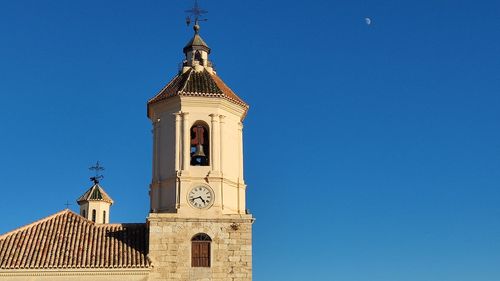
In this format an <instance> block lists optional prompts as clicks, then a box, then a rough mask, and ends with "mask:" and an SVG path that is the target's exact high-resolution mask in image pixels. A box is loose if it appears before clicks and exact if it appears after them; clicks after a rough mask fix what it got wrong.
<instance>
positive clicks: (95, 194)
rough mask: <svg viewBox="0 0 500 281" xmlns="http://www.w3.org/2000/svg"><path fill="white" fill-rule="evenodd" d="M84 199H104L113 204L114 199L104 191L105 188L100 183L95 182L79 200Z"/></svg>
mask: <svg viewBox="0 0 500 281" xmlns="http://www.w3.org/2000/svg"><path fill="white" fill-rule="evenodd" d="M83 201H104V202H108V203H110V204H113V199H111V197H109V195H108V194H107V193H106V192H105V191H104V189H103V188H102V187H101V186H100V185H99V184H98V183H96V184H94V185H93V186H92V187H91V188H89V190H87V191H86V192H85V193H84V194H83V195H82V196H81V197H80V198H78V200H77V202H78V203H80V202H83Z"/></svg>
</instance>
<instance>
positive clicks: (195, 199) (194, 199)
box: [193, 196, 206, 203]
mask: <svg viewBox="0 0 500 281" xmlns="http://www.w3.org/2000/svg"><path fill="white" fill-rule="evenodd" d="M198 198H199V199H200V200H201V201H202V202H203V203H206V202H205V200H204V199H203V198H202V197H201V196H198V197H195V198H193V202H194V200H196V199H198Z"/></svg>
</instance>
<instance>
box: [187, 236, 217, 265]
mask: <svg viewBox="0 0 500 281" xmlns="http://www.w3.org/2000/svg"><path fill="white" fill-rule="evenodd" d="M211 242H212V239H211V238H210V236H208V235H206V234H205V233H199V234H196V235H195V236H194V237H193V238H192V239H191V266H192V267H210V243H211Z"/></svg>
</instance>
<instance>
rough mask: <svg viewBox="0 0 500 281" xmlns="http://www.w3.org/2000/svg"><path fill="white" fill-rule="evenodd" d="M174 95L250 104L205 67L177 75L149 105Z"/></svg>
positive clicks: (245, 105) (243, 104)
mask: <svg viewBox="0 0 500 281" xmlns="http://www.w3.org/2000/svg"><path fill="white" fill-rule="evenodd" d="M174 96H196V97H219V98H224V99H227V100H229V101H230V102H233V103H236V104H238V105H241V106H243V107H246V108H248V105H247V104H246V103H245V102H244V101H243V100H241V99H240V98H239V97H238V96H237V95H236V94H235V93H234V92H233V91H232V90H231V89H230V88H229V87H228V86H227V85H226V84H225V83H224V82H223V81H222V80H221V79H220V78H219V77H218V76H217V75H216V74H215V73H210V72H208V71H207V70H205V69H204V70H203V71H199V72H196V71H195V70H194V69H192V68H191V69H190V70H188V71H186V72H184V73H181V74H179V75H177V76H176V77H175V78H174V79H172V81H170V82H169V83H168V84H167V86H165V88H163V89H162V90H161V91H160V92H159V93H158V94H157V95H156V96H155V97H154V98H152V99H150V100H149V101H148V105H151V104H154V103H157V102H160V101H162V100H165V99H168V98H171V97H174Z"/></svg>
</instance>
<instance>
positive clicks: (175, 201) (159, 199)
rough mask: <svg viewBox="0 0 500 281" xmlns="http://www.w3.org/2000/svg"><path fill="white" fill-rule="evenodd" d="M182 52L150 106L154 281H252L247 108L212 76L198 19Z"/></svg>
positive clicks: (151, 241)
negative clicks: (245, 165) (245, 161)
mask: <svg viewBox="0 0 500 281" xmlns="http://www.w3.org/2000/svg"><path fill="white" fill-rule="evenodd" d="M195 9H198V8H197V6H195ZM198 11H200V10H199V9H198ZM198 15H199V14H197V16H198ZM183 52H184V56H185V58H184V61H183V63H182V69H181V70H180V71H179V73H178V74H177V76H175V77H174V78H173V79H172V80H171V81H170V82H169V83H168V84H167V85H166V86H165V87H164V88H163V89H162V90H161V91H160V92H159V93H158V94H157V95H156V96H154V97H153V98H152V99H150V100H149V101H148V110H147V114H148V118H149V119H150V120H151V122H152V126H153V173H152V181H151V185H150V191H149V194H150V200H151V210H150V214H149V217H148V223H149V229H150V236H149V257H150V258H151V260H152V262H153V264H154V265H155V267H154V269H153V272H152V275H151V277H152V279H151V280H199V281H202V280H203V281H205V280H213V281H218V280H220V281H222V280H245V281H250V280H252V223H253V221H254V219H253V217H252V216H251V215H250V214H249V213H248V211H247V208H246V198H245V197H246V185H245V181H244V178H243V133H242V131H243V124H242V122H243V119H244V118H245V115H246V114H247V111H248V105H247V104H246V103H245V102H244V101H243V100H241V99H240V98H239V97H238V96H237V95H236V94H235V93H234V92H233V91H232V90H231V89H230V88H229V87H228V86H227V85H226V84H225V83H224V82H223V81H222V79H221V78H219V76H218V75H217V73H216V71H215V69H214V67H213V64H212V62H211V61H210V52H211V49H210V48H209V47H208V45H207V44H206V43H205V41H204V40H203V39H202V38H201V36H200V26H199V24H198V17H197V18H196V21H195V25H194V36H193V38H192V39H191V40H190V41H189V42H188V43H187V45H186V46H185V47H184V49H183Z"/></svg>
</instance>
